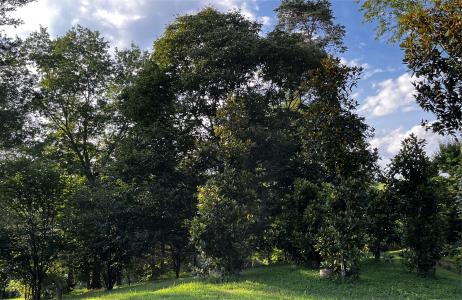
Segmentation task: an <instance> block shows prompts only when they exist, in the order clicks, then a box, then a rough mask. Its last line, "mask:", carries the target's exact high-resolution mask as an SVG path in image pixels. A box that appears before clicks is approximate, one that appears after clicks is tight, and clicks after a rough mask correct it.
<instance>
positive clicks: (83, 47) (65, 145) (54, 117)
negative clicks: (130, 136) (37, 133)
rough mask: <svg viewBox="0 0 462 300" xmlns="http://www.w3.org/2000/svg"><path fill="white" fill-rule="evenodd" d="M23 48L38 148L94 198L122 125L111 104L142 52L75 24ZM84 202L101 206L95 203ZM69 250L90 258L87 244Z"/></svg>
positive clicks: (97, 279)
mask: <svg viewBox="0 0 462 300" xmlns="http://www.w3.org/2000/svg"><path fill="white" fill-rule="evenodd" d="M24 49H25V50H24V51H26V53H27V56H28V59H29V61H30V62H31V63H32V64H34V66H35V67H36V69H37V73H38V79H39V89H37V93H36V96H35V97H34V101H33V105H34V109H35V111H36V112H37V113H39V115H40V116H41V118H40V119H38V120H40V121H41V122H40V127H41V131H42V136H41V139H42V141H43V148H44V152H45V153H46V155H47V156H48V157H49V158H50V159H53V160H55V161H59V162H60V164H61V165H62V166H63V167H64V168H65V169H67V171H68V172H69V173H71V174H74V175H76V176H84V177H85V180H83V182H84V185H87V186H88V189H89V190H90V191H93V192H94V193H93V194H92V197H90V200H91V199H93V200H94V201H98V197H97V195H100V192H101V191H102V190H103V189H104V188H103V187H104V185H105V184H106V183H105V181H104V180H102V178H101V174H103V173H104V170H105V167H106V166H107V164H108V162H110V161H111V158H112V155H113V153H114V150H115V147H116V144H117V142H118V141H119V140H120V138H121V136H122V135H123V134H124V133H125V131H126V130H127V128H128V123H127V121H126V119H125V118H124V117H123V116H122V115H121V113H120V112H119V111H118V109H117V108H118V106H117V104H118V97H119V96H120V95H121V93H122V90H123V88H125V87H126V86H129V85H130V84H131V83H132V81H133V78H134V74H136V73H137V72H138V69H139V68H140V67H141V65H142V62H143V61H144V60H145V59H146V54H145V53H144V52H142V51H141V50H140V49H139V48H137V47H132V48H131V49H128V50H124V51H118V50H116V51H115V55H114V56H112V55H111V54H110V51H109V43H108V42H107V41H105V40H104V38H102V37H101V36H100V34H99V33H98V32H94V31H91V30H89V29H86V28H83V27H81V26H77V27H74V28H72V29H71V30H70V31H69V32H67V33H66V34H65V35H64V36H62V37H58V38H56V39H51V38H50V36H49V34H48V33H47V32H46V30H45V29H43V28H42V29H41V30H40V31H39V32H36V33H33V34H32V35H31V36H30V37H29V38H28V39H27V40H26V42H25V46H24ZM103 198H104V197H103ZM90 207H94V208H95V209H96V208H99V209H103V208H102V207H100V206H98V205H97V204H96V203H95V204H94V205H93V206H92V205H90ZM80 213H82V214H85V213H89V214H91V213H96V212H90V211H86V210H82V211H80ZM82 220H89V219H88V218H82ZM91 225H92V224H89V228H90V227H91ZM75 231H78V230H77V229H76V230H75ZM96 232H97V231H96ZM74 238H78V237H75V236H74ZM81 238H82V239H85V238H86V236H85V235H82V236H81ZM100 238H111V237H110V236H108V235H105V236H102V237H100ZM87 242H88V241H84V240H81V243H79V244H78V245H80V246H85V245H87V246H88V245H89V244H88V243H87ZM107 242H108V241H107ZM108 243H109V242H108ZM92 249H94V248H92ZM97 250H99V249H97ZM72 251H74V252H78V251H81V253H83V254H86V255H80V257H86V258H88V259H90V258H89V256H91V255H88V254H89V253H88V251H89V249H83V248H82V247H75V248H74V249H73V250H72ZM98 258H101V256H99V255H98V253H93V257H91V259H90V260H91V262H92V263H93V264H95V266H93V271H92V272H91V274H92V276H93V277H94V278H92V280H91V283H92V285H91V286H92V287H93V288H100V287H101V276H100V273H99V271H101V269H100V267H99V265H100V264H101V262H100V261H98V260H97V259H98ZM87 271H88V270H87ZM108 287H111V284H109V285H108Z"/></svg>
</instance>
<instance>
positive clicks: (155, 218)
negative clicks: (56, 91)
mask: <svg viewBox="0 0 462 300" xmlns="http://www.w3.org/2000/svg"><path fill="white" fill-rule="evenodd" d="M120 110H121V112H122V114H123V116H124V117H125V118H126V119H127V120H128V122H129V123H130V124H131V128H130V130H129V131H128V133H127V135H126V136H125V137H124V138H123V139H121V141H120V143H119V144H118V148H117V149H116V151H115V159H114V162H113V163H112V170H110V171H109V175H111V174H112V175H114V174H117V175H118V178H120V179H121V180H123V182H125V183H126V184H127V185H128V186H129V189H130V190H131V191H132V193H133V194H134V195H136V197H134V198H135V199H134V202H135V203H134V204H135V205H137V206H139V207H140V211H141V212H142V215H143V216H139V217H140V218H142V219H143V220H144V222H143V224H142V226H141V230H142V231H143V232H145V234H146V235H147V236H148V239H147V240H148V242H147V245H145V246H146V248H145V250H146V251H147V252H148V253H151V252H153V251H154V250H155V248H156V244H159V245H160V248H161V251H163V250H162V249H165V246H167V247H168V250H170V252H171V256H172V262H173V265H174V271H175V273H176V276H177V277H179V273H180V267H181V263H182V259H183V258H184V255H185V254H186V252H188V251H189V250H188V247H187V246H188V244H189V234H188V226H187V222H188V221H189V220H191V218H192V217H193V215H194V213H195V211H196V202H197V200H196V199H195V194H196V185H197V183H198V181H197V177H198V176H197V174H194V171H193V169H191V168H190V167H189V166H188V160H189V155H190V152H191V150H192V147H193V142H194V140H193V139H192V137H191V134H190V132H189V131H188V130H189V128H188V127H187V126H184V124H182V122H181V119H180V118H179V115H178V110H179V107H178V103H176V102H175V98H174V90H173V89H172V80H171V78H170V76H168V75H167V74H165V72H164V71H162V70H161V69H160V68H159V67H158V66H157V64H156V63H155V62H153V61H147V62H146V63H145V64H144V65H143V68H142V69H141V70H140V72H139V74H138V76H137V77H136V79H135V80H134V82H133V84H132V85H131V86H130V87H128V88H126V89H125V90H124V93H123V94H122V96H121V103H120ZM153 256H155V255H154V254H153ZM161 259H162V260H163V259H164V258H163V257H162V258H161ZM153 261H154V259H153ZM151 264H152V266H153V269H154V268H155V265H156V263H155V262H152V263H151ZM161 271H163V270H161ZM155 273H156V272H155V270H153V275H154V274H155ZM153 277H155V276H153Z"/></svg>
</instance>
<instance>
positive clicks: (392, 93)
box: [359, 73, 417, 117]
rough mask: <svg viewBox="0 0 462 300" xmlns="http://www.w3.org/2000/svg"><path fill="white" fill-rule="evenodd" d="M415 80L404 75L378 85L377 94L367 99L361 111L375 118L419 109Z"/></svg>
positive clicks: (406, 74)
mask: <svg viewBox="0 0 462 300" xmlns="http://www.w3.org/2000/svg"><path fill="white" fill-rule="evenodd" d="M414 80H415V78H414V77H411V76H410V75H409V74H408V73H404V74H402V75H401V76H399V77H398V78H395V79H387V80H384V81H382V82H380V83H378V84H377V86H378V90H377V94H376V95H374V96H369V97H367V98H366V99H365V103H364V104H363V105H362V106H361V107H360V108H359V111H360V112H363V113H366V114H372V116H375V117H383V116H386V115H389V114H392V113H394V112H396V111H404V112H408V111H412V110H415V109H416V108H417V107H416V105H415V102H414V91H415V89H414V86H413V85H412V82H413V81H414Z"/></svg>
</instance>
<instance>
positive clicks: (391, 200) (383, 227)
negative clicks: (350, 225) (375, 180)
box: [366, 184, 400, 261]
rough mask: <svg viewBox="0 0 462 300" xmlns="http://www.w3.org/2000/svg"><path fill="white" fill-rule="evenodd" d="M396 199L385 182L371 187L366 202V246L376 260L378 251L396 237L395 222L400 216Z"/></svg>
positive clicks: (378, 257) (378, 254)
mask: <svg viewBox="0 0 462 300" xmlns="http://www.w3.org/2000/svg"><path fill="white" fill-rule="evenodd" d="M397 202H398V201H397V199H395V197H393V195H392V193H391V192H390V191H389V190H388V187H387V186H386V185H385V184H380V185H378V186H375V187H372V188H371V189H370V191H369V201H368V204H367V212H366V217H367V221H366V222H367V225H366V226H367V233H368V246H369V249H370V250H371V251H372V253H373V255H374V259H375V260H376V261H379V260H380V252H381V251H384V250H387V248H386V246H387V245H389V244H390V243H391V242H393V241H396V239H397V228H396V227H397V226H396V222H397V221H398V218H399V216H400V214H399V206H398V204H397Z"/></svg>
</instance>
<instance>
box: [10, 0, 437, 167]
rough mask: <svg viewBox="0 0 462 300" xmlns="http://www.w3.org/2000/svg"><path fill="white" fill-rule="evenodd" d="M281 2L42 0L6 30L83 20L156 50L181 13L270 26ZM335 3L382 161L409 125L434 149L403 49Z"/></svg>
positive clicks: (61, 26)
mask: <svg viewBox="0 0 462 300" xmlns="http://www.w3.org/2000/svg"><path fill="white" fill-rule="evenodd" d="M278 4H279V0H38V1H37V2H35V3H32V4H29V5H27V6H26V7H24V8H22V9H20V10H19V11H18V12H17V14H16V15H17V16H18V17H20V18H22V19H23V20H24V22H25V24H23V25H21V26H19V27H18V28H16V29H11V28H10V29H8V30H7V33H8V34H9V35H16V34H17V35H20V36H25V35H27V34H28V33H29V32H31V31H34V30H37V29H38V28H39V25H42V26H45V27H48V29H49V31H50V32H51V34H53V35H60V34H63V33H64V32H66V31H67V30H68V29H69V28H70V27H72V26H73V25H75V24H81V25H83V26H86V27H89V28H91V29H96V30H99V31H100V32H101V33H102V34H103V36H105V37H106V38H107V39H108V40H110V41H111V42H112V44H113V45H115V46H117V47H122V48H123V47H126V46H128V45H129V44H130V43H131V42H134V43H136V44H138V45H140V46H141V47H143V48H146V49H150V48H151V45H152V42H153V41H154V40H155V39H156V38H157V37H159V36H160V35H161V34H162V32H163V30H164V28H165V25H166V24H168V23H169V22H171V21H172V20H173V19H174V18H175V16H176V15H178V14H184V13H194V12H197V11H198V10H199V9H201V8H203V7H205V6H207V5H211V6H213V7H215V8H217V9H219V10H222V11H227V10H230V9H236V8H237V9H240V10H241V11H242V13H243V14H244V15H246V16H247V17H248V18H250V19H253V20H257V21H259V22H261V23H263V24H264V30H266V31H268V30H271V28H272V27H273V26H274V24H275V22H276V21H275V15H274V11H273V10H274V9H275V8H276V7H277V6H278ZM332 8H333V11H334V15H335V18H336V21H337V22H338V23H340V24H342V25H344V26H345V27H346V37H345V44H346V46H347V47H348V51H347V52H346V53H342V54H341V59H342V61H343V62H344V63H345V64H347V65H351V66H353V65H354V66H362V67H363V68H364V73H363V75H362V79H361V80H360V82H359V85H358V88H357V89H356V90H355V92H354V96H355V98H356V99H357V100H358V102H359V103H360V106H359V109H358V113H359V114H361V115H363V116H365V117H366V120H367V122H368V124H370V125H371V126H373V127H374V128H375V137H374V138H373V139H372V140H371V144H372V146H374V147H377V148H378V149H379V152H380V154H381V156H382V158H383V160H382V161H381V165H382V166H385V165H386V164H387V163H388V161H389V159H390V158H391V157H392V156H393V155H395V154H396V153H397V152H398V151H399V148H400V142H401V140H402V139H403V138H405V137H406V136H407V135H409V134H410V133H411V132H413V133H415V134H417V135H418V136H419V137H421V138H425V139H426V140H427V142H428V146H427V152H428V153H429V154H433V153H434V152H435V151H436V150H437V149H438V144H439V143H440V142H442V141H444V139H443V138H442V137H440V136H437V135H435V134H433V133H431V132H427V131H425V129H424V128H422V127H421V126H420V121H421V120H422V119H428V120H433V119H434V118H433V116H432V115H430V114H426V113H424V112H423V111H422V110H421V109H420V108H419V107H418V105H417V104H416V103H415V101H414V99H413V92H414V90H413V87H412V84H411V82H412V80H413V78H412V76H411V74H409V73H407V69H406V66H405V65H403V64H402V58H403V53H402V51H401V49H399V47H398V46H397V45H392V44H388V43H387V42H386V41H384V40H377V39H376V38H375V32H374V24H366V23H363V21H362V15H361V13H360V12H359V5H358V4H357V3H356V2H355V1H353V0H333V1H332Z"/></svg>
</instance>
